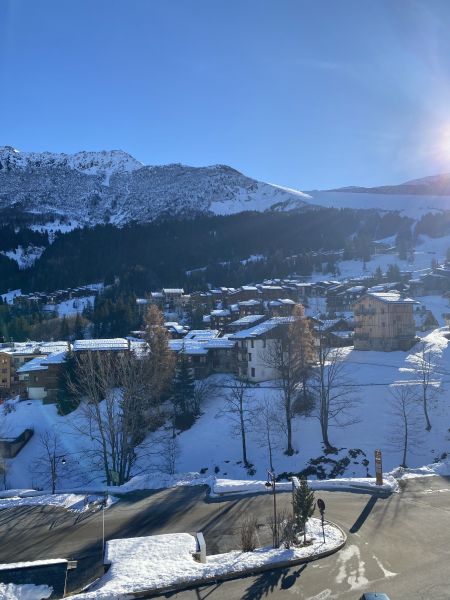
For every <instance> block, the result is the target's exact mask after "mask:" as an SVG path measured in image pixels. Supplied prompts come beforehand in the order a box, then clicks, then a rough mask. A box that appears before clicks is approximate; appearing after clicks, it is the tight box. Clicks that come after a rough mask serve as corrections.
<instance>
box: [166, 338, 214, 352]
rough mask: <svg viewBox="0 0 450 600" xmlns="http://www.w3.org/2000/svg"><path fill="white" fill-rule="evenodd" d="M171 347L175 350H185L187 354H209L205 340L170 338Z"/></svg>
mask: <svg viewBox="0 0 450 600" xmlns="http://www.w3.org/2000/svg"><path fill="white" fill-rule="evenodd" d="M169 348H170V349H171V350H173V351H174V352H184V353H185V354H191V355H192V354H208V350H207V349H206V348H205V342H197V341H195V340H186V338H184V339H183V340H169Z"/></svg>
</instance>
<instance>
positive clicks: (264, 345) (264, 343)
mask: <svg viewBox="0 0 450 600" xmlns="http://www.w3.org/2000/svg"><path fill="white" fill-rule="evenodd" d="M265 347H266V338H264V339H263V348H265Z"/></svg>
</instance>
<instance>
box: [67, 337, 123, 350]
mask: <svg viewBox="0 0 450 600" xmlns="http://www.w3.org/2000/svg"><path fill="white" fill-rule="evenodd" d="M127 349H128V340H126V339H125V338H111V339H98V340H75V341H74V343H73V351H74V352H79V351H81V350H127Z"/></svg>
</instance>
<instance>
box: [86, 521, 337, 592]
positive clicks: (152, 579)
mask: <svg viewBox="0 0 450 600" xmlns="http://www.w3.org/2000/svg"><path fill="white" fill-rule="evenodd" d="M307 539H309V540H311V541H312V544H311V545H309V546H305V547H304V548H291V549H289V550H288V549H285V548H277V549H273V548H257V549H256V550H255V551H254V552H240V551H237V550H236V551H234V552H228V553H226V554H216V555H211V556H207V558H206V563H203V564H202V563H199V562H196V561H194V559H193V557H192V554H193V553H194V552H196V550H197V544H196V540H195V538H194V537H193V536H192V535H190V534H187V533H176V534H167V535H156V536H151V537H142V538H133V539H119V540H111V541H108V542H107V548H106V559H105V560H106V562H107V563H110V564H111V567H110V569H109V571H108V572H107V573H106V575H104V576H103V577H102V578H101V579H100V580H99V582H98V583H97V584H95V586H94V589H93V590H92V591H90V592H87V593H85V594H80V595H78V596H75V598H80V599H81V598H83V599H86V600H87V599H106V598H108V599H112V598H119V597H121V595H122V594H126V593H127V592H131V591H134V592H138V591H143V590H158V589H161V588H167V587H171V586H175V585H183V584H185V585H192V584H194V583H195V582H198V581H199V580H202V579H204V578H216V577H217V578H220V577H221V576H224V575H230V574H233V573H236V574H239V573H241V572H245V571H247V570H249V569H255V568H261V567H264V566H271V565H276V563H283V562H285V561H290V560H298V559H303V558H305V559H306V558H308V557H314V556H317V555H319V554H321V553H323V552H330V551H332V550H334V549H336V548H338V547H339V546H340V545H341V544H342V543H343V542H344V541H345V537H344V535H343V534H342V532H341V530H340V529H338V528H337V527H335V526H333V525H332V524H330V523H326V524H325V541H323V538H322V529H321V525H320V521H319V520H318V519H310V520H309V522H308V526H307Z"/></svg>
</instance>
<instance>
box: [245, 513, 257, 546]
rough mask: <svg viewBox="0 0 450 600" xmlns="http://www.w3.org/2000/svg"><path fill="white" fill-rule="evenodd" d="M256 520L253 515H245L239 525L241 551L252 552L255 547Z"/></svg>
mask: <svg viewBox="0 0 450 600" xmlns="http://www.w3.org/2000/svg"><path fill="white" fill-rule="evenodd" d="M257 528H258V522H257V520H256V518H255V517H246V518H245V519H244V520H243V521H242V525H241V550H242V552H253V550H254V549H255V548H256V542H257V536H256V530H257Z"/></svg>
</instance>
